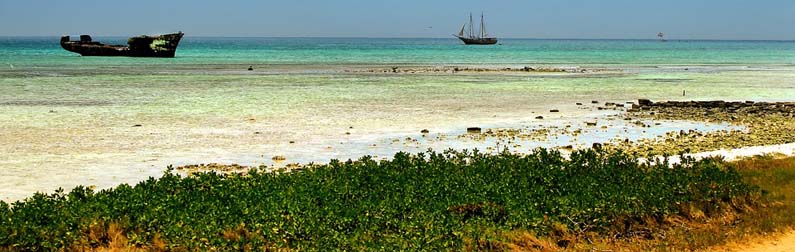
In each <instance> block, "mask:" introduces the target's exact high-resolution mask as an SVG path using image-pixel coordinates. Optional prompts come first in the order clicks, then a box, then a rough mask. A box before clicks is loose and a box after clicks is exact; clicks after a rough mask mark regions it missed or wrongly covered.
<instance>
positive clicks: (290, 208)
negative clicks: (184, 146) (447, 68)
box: [0, 150, 759, 251]
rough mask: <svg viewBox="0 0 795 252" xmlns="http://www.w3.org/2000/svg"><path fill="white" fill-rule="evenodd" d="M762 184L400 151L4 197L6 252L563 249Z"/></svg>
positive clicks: (1, 215) (638, 165) (609, 157)
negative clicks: (288, 167) (518, 239)
mask: <svg viewBox="0 0 795 252" xmlns="http://www.w3.org/2000/svg"><path fill="white" fill-rule="evenodd" d="M758 191H759V190H758V189H757V188H756V187H755V186H751V185H749V184H746V183H745V182H743V179H742V177H741V175H740V174H739V173H738V172H737V171H736V170H735V169H734V168H732V166H727V165H724V163H722V162H720V161H716V160H712V159H704V160H692V159H685V161H684V162H683V163H681V164H675V165H669V164H667V163H666V162H655V163H642V162H639V161H637V158H636V157H634V156H631V155H626V154H623V153H607V152H605V151H601V150H583V151H578V152H575V153H573V154H572V155H571V156H570V157H568V158H564V157H562V156H561V154H560V153H559V152H556V151H548V150H538V151H536V152H534V153H532V154H529V155H521V156H520V155H513V154H509V153H507V152H506V153H504V154H500V155H487V154H482V153H478V152H453V151H449V152H444V153H438V152H428V153H422V154H418V155H410V154H404V153H399V154H397V155H395V156H394V158H393V159H392V160H390V161H375V160H372V159H370V158H369V157H364V158H361V159H360V160H358V161H348V162H339V161H332V162H331V163H330V164H328V165H315V166H308V167H305V168H303V169H300V170H295V171H291V172H271V173H268V172H264V171H263V170H260V169H253V170H251V171H249V172H247V173H245V174H217V173H200V174H195V175H192V176H187V177H185V176H180V175H177V174H175V173H174V172H173V171H172V170H169V172H167V173H165V174H164V176H163V177H161V178H158V179H155V178H151V179H149V180H146V181H143V182H140V183H139V184H137V185H136V186H129V185H120V186H118V187H116V188H114V189H108V190H102V191H96V192H95V191H93V190H90V189H88V188H85V187H77V188H75V189H73V190H71V191H70V192H69V193H65V192H62V191H59V192H56V193H54V194H49V195H47V194H36V195H34V196H32V197H31V198H28V199H26V200H24V201H20V202H16V203H13V204H10V205H9V204H6V203H2V202H0V250H13V251H54V250H65V251H83V250H90V249H92V248H127V249H141V250H172V251H195V250H199V251H213V250H221V251H227V250H235V251H237V250H246V251H248V250H251V251H261V250H291V251H329V250H332V251H334V250H347V251H360V250H378V251H401V250H409V251H416V250H421V251H460V250H502V249H507V248H508V247H506V246H509V245H507V244H510V243H512V241H509V240H507V239H508V238H506V233H509V232H518V231H521V232H524V233H532V234H533V235H538V236H539V237H557V238H555V241H554V245H555V246H559V247H566V246H569V243H571V242H572V241H571V239H569V238H565V237H564V236H562V235H561V234H560V233H561V232H564V233H566V232H568V233H573V232H577V233H578V234H598V235H600V236H604V237H618V238H625V237H626V238H631V237H640V238H643V237H646V236H653V233H649V232H642V231H643V230H642V229H639V228H637V227H640V226H643V225H644V223H647V222H650V221H651V222H660V223H662V222H664V221H663V220H664V219H666V218H669V217H671V216H681V217H682V218H697V217H698V216H701V217H704V218H709V217H710V216H717V215H720V214H723V213H725V212H736V211H742V209H745V208H747V206H748V205H753V204H756V203H754V202H755V201H756V199H758V195H759V192H758ZM694 216H695V217H694ZM567 230H568V231H567ZM529 246H535V248H537V249H542V247H541V245H529Z"/></svg>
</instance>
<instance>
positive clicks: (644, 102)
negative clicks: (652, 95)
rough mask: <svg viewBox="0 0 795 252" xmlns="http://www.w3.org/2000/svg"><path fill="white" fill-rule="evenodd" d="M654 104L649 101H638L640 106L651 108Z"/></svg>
mask: <svg viewBox="0 0 795 252" xmlns="http://www.w3.org/2000/svg"><path fill="white" fill-rule="evenodd" d="M652 104H654V103H653V102H652V101H651V100H649V99H638V105H640V106H651V105H652Z"/></svg>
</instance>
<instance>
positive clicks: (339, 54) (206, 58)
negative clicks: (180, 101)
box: [0, 36, 795, 68]
mask: <svg viewBox="0 0 795 252" xmlns="http://www.w3.org/2000/svg"><path fill="white" fill-rule="evenodd" d="M94 40H95V41H102V42H106V43H112V44H125V43H126V38H120V37H95V38H94ZM58 41H59V39H58V38H57V37H31V38H25V37H0V68H4V67H8V66H9V65H15V66H72V65H79V66H92V65H151V64H154V65H162V64H167V65H170V64H196V65H200V64H473V63H475V64H572V65H616V64H617V65H705V64H715V65H726V64H739V65H743V64H775V65H792V64H795V41H692V40H672V41H668V42H665V43H662V42H660V41H656V40H537V39H502V40H500V44H499V45H495V46H465V45H462V44H461V43H460V42H459V41H458V40H457V39H455V38H445V39H402V38H401V39H381V38H375V39H371V38H211V37H190V36H186V37H185V38H183V40H182V42H181V44H180V47H179V50H178V52H177V57H176V58H174V59H155V60H153V59H131V58H78V59H75V57H76V56H77V55H75V54H73V53H69V52H66V51H64V50H62V49H61V48H60V46H59V45H58Z"/></svg>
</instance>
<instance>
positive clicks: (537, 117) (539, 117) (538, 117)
mask: <svg viewBox="0 0 795 252" xmlns="http://www.w3.org/2000/svg"><path fill="white" fill-rule="evenodd" d="M536 119H539V120H542V119H544V117H543V116H536Z"/></svg>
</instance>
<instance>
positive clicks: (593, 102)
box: [591, 101, 599, 104]
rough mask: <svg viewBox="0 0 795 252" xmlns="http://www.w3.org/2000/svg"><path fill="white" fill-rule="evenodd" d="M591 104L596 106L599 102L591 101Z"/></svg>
mask: <svg viewBox="0 0 795 252" xmlns="http://www.w3.org/2000/svg"><path fill="white" fill-rule="evenodd" d="M591 103H592V104H597V103H599V101H591Z"/></svg>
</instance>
